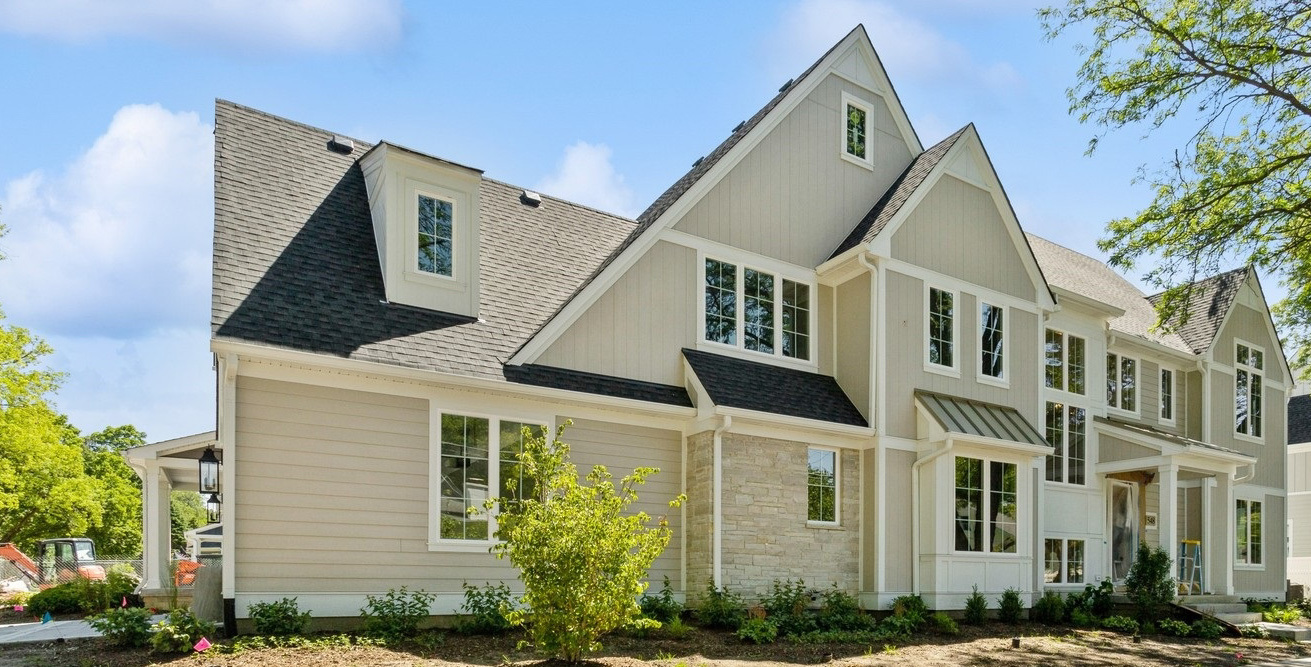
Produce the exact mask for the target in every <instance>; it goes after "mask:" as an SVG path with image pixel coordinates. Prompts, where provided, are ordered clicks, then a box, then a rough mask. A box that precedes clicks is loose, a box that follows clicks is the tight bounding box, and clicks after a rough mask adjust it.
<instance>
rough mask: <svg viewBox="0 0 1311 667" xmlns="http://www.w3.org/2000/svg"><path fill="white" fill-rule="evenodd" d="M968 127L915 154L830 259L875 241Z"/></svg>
mask: <svg viewBox="0 0 1311 667" xmlns="http://www.w3.org/2000/svg"><path fill="white" fill-rule="evenodd" d="M969 128H970V126H969V125H966V126H965V127H962V128H961V129H959V130H956V131H955V132H953V133H952V134H951V136H949V137H947V138H946V139H943V140H942V141H939V142H938V143H937V144H935V145H934V146H933V147H931V148H929V149H928V150H926V151H924V152H923V153H920V154H919V155H917V156H915V159H914V160H911V162H910V165H908V166H907V167H906V170H905V171H903V172H901V175H900V176H898V177H897V180H896V181H893V183H892V185H891V186H889V187H888V190H887V192H884V193H883V196H882V197H880V198H879V200H878V201H877V202H875V203H874V206H873V208H871V209H870V210H869V213H866V214H865V217H864V218H863V219H861V221H860V223H859V224H857V225H856V228H855V229H853V230H851V233H850V234H848V235H847V238H846V239H844V240H843V241H842V243H841V244H839V245H838V247H837V249H836V250H834V251H833V254H832V255H829V259H832V258H834V257H837V256H838V255H841V254H842V253H844V252H846V251H848V250H850V249H852V248H855V247H856V246H858V245H861V244H865V243H869V242H871V241H873V240H874V237H876V236H878V235H879V232H881V231H883V228H884V227H887V226H888V223H889V222H890V221H891V220H892V218H893V217H894V216H896V215H897V212H898V211H900V210H901V207H902V206H903V205H904V204H905V203H906V200H908V199H910V196H911V195H912V194H914V193H915V191H916V190H918V189H919V187H920V186H921V185H923V184H924V179H926V178H928V176H929V172H931V171H933V168H934V167H936V166H938V163H939V162H941V161H942V158H943V157H945V156H946V155H947V151H949V150H951V147H952V146H955V145H956V141H957V140H958V139H960V138H961V136H962V135H964V134H965V131H966V130H968V129H969Z"/></svg>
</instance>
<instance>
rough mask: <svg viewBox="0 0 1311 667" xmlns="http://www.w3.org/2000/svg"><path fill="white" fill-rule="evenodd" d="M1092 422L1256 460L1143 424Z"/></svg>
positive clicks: (1103, 419)
mask: <svg viewBox="0 0 1311 667" xmlns="http://www.w3.org/2000/svg"><path fill="white" fill-rule="evenodd" d="M1093 421H1095V422H1100V423H1103V424H1109V425H1111V426H1114V427H1116V428H1122V429H1124V430H1126V431H1132V432H1134V433H1138V434H1140V435H1146V436H1150V437H1153V438H1160V439H1161V440H1165V441H1167V442H1170V443H1173V444H1176V445H1179V446H1181V447H1201V448H1203V449H1209V450H1211V451H1214V452H1220V453H1223V454H1232V455H1234V456H1242V457H1246V458H1251V459H1252V461H1256V458H1255V457H1249V456H1247V455H1246V454H1244V453H1242V452H1240V451H1238V450H1236V449H1229V448H1227V447H1221V446H1220V445H1213V444H1211V443H1209V442H1203V441H1201V440H1194V439H1192V438H1186V437H1184V436H1182V435H1179V434H1177V433H1170V432H1169V431H1162V430H1161V429H1159V428H1152V427H1151V426H1146V425H1143V424H1134V423H1132V422H1127V421H1121V420H1119V419H1115V418H1114V417H1102V416H1094V417H1093Z"/></svg>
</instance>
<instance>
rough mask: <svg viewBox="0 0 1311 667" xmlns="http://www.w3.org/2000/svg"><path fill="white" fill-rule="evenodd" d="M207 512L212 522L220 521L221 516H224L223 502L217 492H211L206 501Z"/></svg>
mask: <svg viewBox="0 0 1311 667" xmlns="http://www.w3.org/2000/svg"><path fill="white" fill-rule="evenodd" d="M205 514H206V515H207V517H208V518H209V522H210V523H218V521H219V518H220V517H222V516H223V504H222V502H221V501H220V500H219V497H218V494H217V493H211V494H209V499H208V500H206V501H205Z"/></svg>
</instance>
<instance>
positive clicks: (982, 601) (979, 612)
mask: <svg viewBox="0 0 1311 667" xmlns="http://www.w3.org/2000/svg"><path fill="white" fill-rule="evenodd" d="M986 620H988V598H986V597H983V595H982V594H980V593H979V587H978V585H975V586H974V592H973V593H970V596H969V597H967V598H965V622H966V623H969V624H970V625H979V624H981V623H983V622H984V621H986Z"/></svg>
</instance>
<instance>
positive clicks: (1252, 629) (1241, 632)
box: [1238, 624, 1270, 639]
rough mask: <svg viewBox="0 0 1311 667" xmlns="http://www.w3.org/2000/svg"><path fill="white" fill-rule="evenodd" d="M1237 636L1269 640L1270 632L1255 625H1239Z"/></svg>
mask: <svg viewBox="0 0 1311 667" xmlns="http://www.w3.org/2000/svg"><path fill="white" fill-rule="evenodd" d="M1238 636H1240V637H1246V638H1248V639H1269V638H1270V631H1269V630H1266V629H1265V628H1263V627H1261V626H1259V625H1256V624H1247V625H1240V626H1238Z"/></svg>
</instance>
